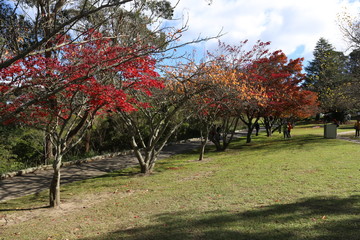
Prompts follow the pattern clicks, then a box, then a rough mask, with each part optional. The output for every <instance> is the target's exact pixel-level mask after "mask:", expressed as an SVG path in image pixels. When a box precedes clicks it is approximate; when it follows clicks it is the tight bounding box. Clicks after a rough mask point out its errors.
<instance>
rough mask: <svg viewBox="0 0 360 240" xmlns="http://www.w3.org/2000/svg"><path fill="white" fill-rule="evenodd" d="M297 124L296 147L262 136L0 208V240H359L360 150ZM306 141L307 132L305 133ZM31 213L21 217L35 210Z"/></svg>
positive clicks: (65, 187) (91, 181)
mask: <svg viewBox="0 0 360 240" xmlns="http://www.w3.org/2000/svg"><path fill="white" fill-rule="evenodd" d="M317 131H318V129H317V128H312V126H307V127H304V128H302V127H299V126H297V127H296V128H295V129H294V130H293V132H292V134H293V138H292V139H287V140H284V139H283V138H282V137H281V135H279V134H277V133H276V134H274V136H273V137H271V138H266V137H265V136H263V135H262V134H263V133H262V134H261V136H259V137H254V138H253V142H252V143H251V144H245V140H244V139H240V141H238V142H235V143H234V144H232V146H231V149H229V150H228V151H226V152H221V153H218V152H214V151H213V150H212V149H210V151H209V152H208V153H207V155H206V159H205V160H204V161H202V162H199V161H196V159H197V157H198V156H197V154H196V153H191V154H183V155H177V156H174V157H172V158H169V159H166V160H163V161H160V162H159V163H158V165H157V168H156V169H157V172H156V173H155V174H153V175H151V176H141V175H138V174H136V172H137V171H138V169H136V168H134V169H127V170H124V171H121V172H117V173H111V174H108V175H105V176H102V177H98V178H95V179H91V180H86V181H82V182H77V183H72V184H69V185H65V186H63V187H62V198H63V201H64V202H63V207H64V209H59V210H53V209H47V208H42V207H45V206H46V202H47V195H46V193H42V194H39V195H37V196H28V197H24V198H20V199H16V200H12V201H8V202H7V203H0V209H2V210H0V211H1V212H0V215H7V218H8V219H16V218H20V217H23V218H24V216H26V217H27V218H28V220H22V221H19V223H17V224H10V225H8V226H4V227H1V228H0V233H1V234H0V239H83V240H100V239H128V240H137V239H138V240H140V239H165V240H166V239H169V240H174V239H179V240H180V239H266V240H268V239H277V240H279V239H280V240H288V239H311V240H314V239H329V240H330V239H331V240H332V239H347V240H348V239H350V240H355V239H359V236H360V180H359V176H360V171H359V170H360V169H359V156H360V145H359V144H354V143H349V142H345V141H340V140H334V139H324V138H323V137H321V136H318V135H313V134H318V133H317ZM310 133H311V134H310ZM31 208H35V209H32V210H26V209H31Z"/></svg>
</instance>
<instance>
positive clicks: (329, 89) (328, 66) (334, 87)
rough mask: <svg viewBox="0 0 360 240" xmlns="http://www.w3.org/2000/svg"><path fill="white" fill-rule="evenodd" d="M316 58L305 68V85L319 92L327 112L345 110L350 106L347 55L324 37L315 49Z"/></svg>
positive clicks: (322, 104) (320, 99) (324, 109)
mask: <svg viewBox="0 0 360 240" xmlns="http://www.w3.org/2000/svg"><path fill="white" fill-rule="evenodd" d="M313 54H314V59H313V60H312V61H311V62H310V63H309V65H308V66H307V67H306V68H305V70H306V73H307V75H306V80H305V83H304V85H305V87H306V88H307V89H309V90H311V91H314V92H317V93H318V96H319V101H320V103H321V107H322V109H323V111H325V112H331V111H338V112H339V111H345V110H347V109H348V108H349V106H348V105H347V104H348V102H349V99H348V94H347V92H346V89H347V82H348V80H349V79H348V76H349V74H348V66H347V57H345V55H344V54H343V53H342V52H337V51H335V49H334V47H333V46H332V45H331V44H330V43H329V42H328V41H327V40H325V39H324V38H320V39H319V41H318V42H317V44H316V46H315V49H314V52H313Z"/></svg>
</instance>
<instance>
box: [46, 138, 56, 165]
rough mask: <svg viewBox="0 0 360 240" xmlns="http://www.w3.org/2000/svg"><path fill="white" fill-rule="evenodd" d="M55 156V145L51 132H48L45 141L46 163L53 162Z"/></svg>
mask: <svg viewBox="0 0 360 240" xmlns="http://www.w3.org/2000/svg"><path fill="white" fill-rule="evenodd" d="M53 158H54V154H53V145H52V142H51V136H50V134H48V133H46V136H45V142H44V164H45V165H48V164H50V163H51V161H52V159H53Z"/></svg>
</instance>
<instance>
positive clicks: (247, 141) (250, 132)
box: [246, 124, 254, 143]
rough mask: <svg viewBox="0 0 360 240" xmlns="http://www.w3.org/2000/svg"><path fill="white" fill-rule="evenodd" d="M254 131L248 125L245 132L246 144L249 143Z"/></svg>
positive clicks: (251, 126)
mask: <svg viewBox="0 0 360 240" xmlns="http://www.w3.org/2000/svg"><path fill="white" fill-rule="evenodd" d="M253 130H254V127H253V125H252V124H250V125H248V131H247V134H246V143H251V134H252V132H253Z"/></svg>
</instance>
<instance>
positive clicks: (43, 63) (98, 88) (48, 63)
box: [0, 31, 161, 207]
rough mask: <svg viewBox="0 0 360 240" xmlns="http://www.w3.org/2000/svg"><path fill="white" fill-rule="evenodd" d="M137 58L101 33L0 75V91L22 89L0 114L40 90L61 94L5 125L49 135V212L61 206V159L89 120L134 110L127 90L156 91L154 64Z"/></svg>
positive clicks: (134, 54)
mask: <svg viewBox="0 0 360 240" xmlns="http://www.w3.org/2000/svg"><path fill="white" fill-rule="evenodd" d="M63 41H64V42H65V41H68V40H66V39H64V40H63ZM140 49H142V47H140ZM139 55H141V54H140V52H136V49H131V48H123V47H121V46H117V45H114V44H113V42H112V41H111V40H110V39H104V38H102V35H101V34H100V33H97V32H94V31H90V32H89V33H88V35H87V36H86V37H85V38H84V39H83V42H82V43H79V44H74V43H66V44H64V45H63V47H62V48H59V49H58V55H56V57H51V58H47V57H44V56H43V55H41V54H40V55H34V56H30V57H26V58H24V59H22V60H20V61H18V62H17V63H15V64H13V65H11V66H10V67H8V68H6V69H2V70H1V71H0V77H1V79H3V80H4V81H3V82H2V84H1V86H0V90H1V91H2V92H3V93H4V94H5V95H6V93H7V92H11V88H19V87H18V86H21V88H20V89H21V90H22V92H21V94H20V95H19V96H13V98H12V100H11V102H8V103H7V104H5V103H2V104H1V106H0V109H1V111H16V109H18V106H21V105H22V104H23V103H24V102H25V103H26V102H28V101H31V99H32V98H35V99H37V98H38V96H37V95H41V94H44V91H45V94H46V89H49V88H51V87H52V85H53V84H55V85H56V87H59V86H61V87H62V91H58V92H57V93H56V94H52V95H51V96H50V97H49V98H48V99H43V100H42V101H40V102H37V104H36V105H31V106H30V107H29V108H27V110H26V111H23V112H21V114H20V118H13V119H10V120H9V121H17V122H19V121H21V122H23V124H26V125H29V126H32V127H35V128H39V129H42V130H44V131H46V132H47V133H48V134H49V135H50V136H51V141H52V142H53V145H54V147H55V159H54V163H53V169H54V175H53V179H52V182H51V186H50V206H51V207H56V206H58V205H59V204H60V167H61V163H62V158H63V156H64V154H65V153H66V152H67V151H68V150H69V149H71V148H72V147H73V146H75V145H76V144H77V143H78V142H79V141H80V140H81V139H82V138H83V136H84V135H85V133H86V130H87V129H88V127H89V126H90V125H91V123H92V120H93V119H94V117H95V116H96V115H97V114H107V111H115V110H119V109H121V110H122V111H124V112H125V111H132V110H134V107H133V105H135V104H139V103H138V102H137V101H136V99H134V98H131V97H130V96H129V95H128V94H126V91H129V89H132V91H133V92H142V91H145V92H148V88H149V87H161V83H160V82H158V81H157V79H156V78H157V76H158V74H157V73H156V72H155V71H154V69H155V68H154V66H155V60H154V59H152V58H150V57H148V56H147V55H144V56H142V57H139ZM93 56H98V57H97V58H94V57H93ZM134 56H136V57H134ZM114 74H115V75H114ZM9 121H8V122H9Z"/></svg>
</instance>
